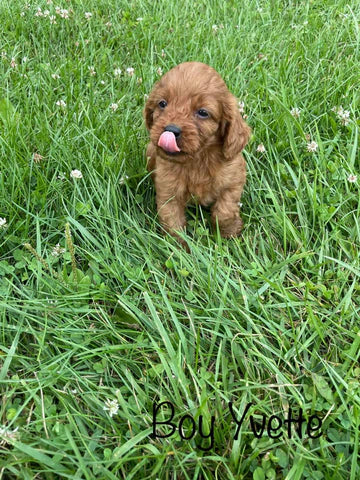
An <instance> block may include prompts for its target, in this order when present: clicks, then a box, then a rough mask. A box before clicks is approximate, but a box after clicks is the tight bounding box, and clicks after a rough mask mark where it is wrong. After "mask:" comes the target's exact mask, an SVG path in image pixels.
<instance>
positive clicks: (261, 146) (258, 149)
mask: <svg viewBox="0 0 360 480" xmlns="http://www.w3.org/2000/svg"><path fill="white" fill-rule="evenodd" d="M256 151H257V152H261V153H264V152H266V148H265V147H264V145H263V144H262V143H259V145H258V146H257V149H256Z"/></svg>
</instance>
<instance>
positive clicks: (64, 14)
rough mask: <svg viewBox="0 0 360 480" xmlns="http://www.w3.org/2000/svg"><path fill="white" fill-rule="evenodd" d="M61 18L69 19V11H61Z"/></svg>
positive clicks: (64, 9) (63, 9)
mask: <svg viewBox="0 0 360 480" xmlns="http://www.w3.org/2000/svg"><path fill="white" fill-rule="evenodd" d="M60 17H61V18H66V19H67V18H69V10H66V8H62V9H61V10H60Z"/></svg>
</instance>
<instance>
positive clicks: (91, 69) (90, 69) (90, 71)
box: [89, 67, 96, 77]
mask: <svg viewBox="0 0 360 480" xmlns="http://www.w3.org/2000/svg"><path fill="white" fill-rule="evenodd" d="M89 73H90V75H91V76H92V77H94V76H95V75H96V72H95V68H94V67H89Z"/></svg>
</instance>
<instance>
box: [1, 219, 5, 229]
mask: <svg viewBox="0 0 360 480" xmlns="http://www.w3.org/2000/svg"><path fill="white" fill-rule="evenodd" d="M5 227H6V218H2V217H0V228H5Z"/></svg>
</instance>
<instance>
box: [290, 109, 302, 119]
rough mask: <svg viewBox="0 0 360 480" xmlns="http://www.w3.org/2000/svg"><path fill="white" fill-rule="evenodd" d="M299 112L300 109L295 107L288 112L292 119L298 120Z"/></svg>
mask: <svg viewBox="0 0 360 480" xmlns="http://www.w3.org/2000/svg"><path fill="white" fill-rule="evenodd" d="M300 112H301V110H300V108H297V107H294V108H292V109H291V110H290V113H291V115H292V116H293V117H294V118H299V117H300Z"/></svg>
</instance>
